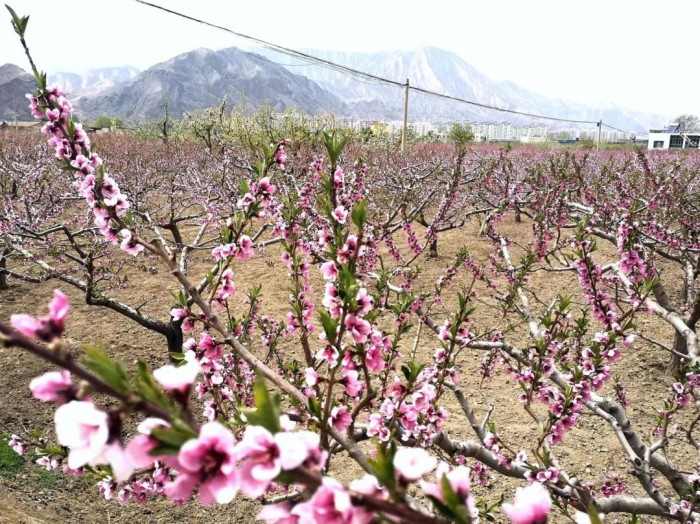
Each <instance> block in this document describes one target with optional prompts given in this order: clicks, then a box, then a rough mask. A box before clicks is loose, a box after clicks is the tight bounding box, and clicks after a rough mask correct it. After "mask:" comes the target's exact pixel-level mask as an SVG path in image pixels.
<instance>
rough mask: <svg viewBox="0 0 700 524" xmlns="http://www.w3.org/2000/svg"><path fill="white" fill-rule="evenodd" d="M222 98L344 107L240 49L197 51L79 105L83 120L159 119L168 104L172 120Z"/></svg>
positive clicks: (311, 107) (306, 106) (310, 108)
mask: <svg viewBox="0 0 700 524" xmlns="http://www.w3.org/2000/svg"><path fill="white" fill-rule="evenodd" d="M224 97H228V99H229V100H230V101H231V102H232V103H240V102H243V103H245V104H247V105H248V106H250V107H259V106H261V105H264V104H269V105H271V106H272V107H274V108H276V109H278V110H280V111H282V110H285V109H287V108H289V107H292V106H298V107H300V108H301V109H303V110H304V111H306V112H309V113H315V112H317V111H330V110H338V109H341V108H342V107H343V103H342V102H341V101H340V99H338V97H336V96H335V95H334V94H332V93H330V92H328V91H326V90H324V89H322V88H321V87H319V86H318V85H317V84H316V83H315V82H313V81H311V80H309V79H307V78H305V77H303V76H300V75H297V74H293V73H291V72H289V71H288V70H287V69H285V68H284V67H282V66H280V65H277V64H274V63H271V62H270V61H269V60H266V59H265V58H264V57H261V56H258V55H254V54H250V53H245V52H243V51H241V50H239V49H236V48H229V49H223V50H220V51H212V50H210V49H196V50H194V51H191V52H189V53H185V54H182V55H179V56H176V57H175V58H172V59H170V60H168V61H166V62H162V63H160V64H156V65H154V66H153V67H150V68H148V69H147V70H145V71H143V72H141V73H139V74H138V75H136V76H135V77H134V78H132V79H131V80H128V81H126V82H122V83H119V84H117V85H115V86H114V87H111V88H109V89H106V90H105V91H103V92H101V93H100V94H99V95H94V94H88V95H84V96H81V97H79V98H78V99H77V100H76V107H77V109H78V111H79V112H80V113H81V114H82V115H83V116H84V117H85V118H94V117H96V116H98V115H100V114H109V115H118V116H121V117H124V118H158V117H160V116H162V114H163V104H164V103H165V102H168V108H169V111H170V112H171V113H172V114H173V115H182V113H183V112H186V111H193V110H198V109H204V108H206V107H210V106H215V105H218V104H219V103H220V102H221V100H222V99H223V98H224Z"/></svg>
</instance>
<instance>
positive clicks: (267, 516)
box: [257, 502, 299, 524]
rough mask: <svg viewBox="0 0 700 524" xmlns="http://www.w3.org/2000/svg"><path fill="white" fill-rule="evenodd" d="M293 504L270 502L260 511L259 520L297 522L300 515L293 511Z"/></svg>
mask: <svg viewBox="0 0 700 524" xmlns="http://www.w3.org/2000/svg"><path fill="white" fill-rule="evenodd" d="M291 509H292V507H291V505H290V504H287V503H284V502H282V503H279V504H269V505H266V506H263V508H262V509H261V510H260V513H258V517H257V519H258V520H264V521H265V522H267V523H268V524H297V523H298V522H299V517H298V516H297V515H293V514H292V512H291Z"/></svg>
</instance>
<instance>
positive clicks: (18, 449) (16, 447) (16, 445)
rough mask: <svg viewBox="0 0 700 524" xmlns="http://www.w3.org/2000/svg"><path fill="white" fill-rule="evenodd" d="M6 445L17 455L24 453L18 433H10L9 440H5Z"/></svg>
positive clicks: (22, 443)
mask: <svg viewBox="0 0 700 524" xmlns="http://www.w3.org/2000/svg"><path fill="white" fill-rule="evenodd" d="M7 445H8V446H10V447H11V448H12V450H13V451H14V452H15V453H17V454H18V455H24V452H25V451H26V449H25V446H24V442H22V438H21V437H20V436H19V435H11V436H10V440H8V441H7Z"/></svg>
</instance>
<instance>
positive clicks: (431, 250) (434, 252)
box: [428, 239, 438, 258]
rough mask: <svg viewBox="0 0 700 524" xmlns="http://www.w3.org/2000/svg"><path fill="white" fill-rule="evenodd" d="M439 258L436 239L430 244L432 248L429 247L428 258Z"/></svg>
mask: <svg viewBox="0 0 700 524" xmlns="http://www.w3.org/2000/svg"><path fill="white" fill-rule="evenodd" d="M437 256H438V250H437V239H435V240H433V241H432V242H431V243H430V246H429V247H428V258H437Z"/></svg>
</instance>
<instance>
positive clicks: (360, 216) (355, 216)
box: [352, 199, 367, 231]
mask: <svg viewBox="0 0 700 524" xmlns="http://www.w3.org/2000/svg"><path fill="white" fill-rule="evenodd" d="M366 220H367V202H366V201H365V200H364V199H363V200H362V201H360V202H359V203H358V204H357V205H356V206H355V209H353V210H352V223H353V224H355V225H356V226H357V229H359V230H360V231H362V229H363V228H364V227H365V221H366Z"/></svg>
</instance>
